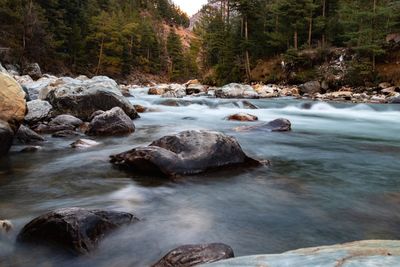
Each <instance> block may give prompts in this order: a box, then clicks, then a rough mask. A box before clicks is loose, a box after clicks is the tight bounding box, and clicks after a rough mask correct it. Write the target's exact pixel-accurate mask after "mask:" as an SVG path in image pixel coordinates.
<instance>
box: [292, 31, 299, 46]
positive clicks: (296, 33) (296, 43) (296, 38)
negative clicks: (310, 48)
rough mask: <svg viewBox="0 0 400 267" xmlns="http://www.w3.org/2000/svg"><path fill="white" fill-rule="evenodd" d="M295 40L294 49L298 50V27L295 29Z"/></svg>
mask: <svg viewBox="0 0 400 267" xmlns="http://www.w3.org/2000/svg"><path fill="white" fill-rule="evenodd" d="M293 39H294V40H293V41H294V49H295V50H298V49H299V45H298V32H297V29H296V30H295V31H294V36H293Z"/></svg>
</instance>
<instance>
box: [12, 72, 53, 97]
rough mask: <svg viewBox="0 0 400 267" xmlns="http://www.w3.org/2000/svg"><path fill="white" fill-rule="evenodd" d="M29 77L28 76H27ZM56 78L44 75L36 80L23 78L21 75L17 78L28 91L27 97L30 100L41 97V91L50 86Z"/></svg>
mask: <svg viewBox="0 0 400 267" xmlns="http://www.w3.org/2000/svg"><path fill="white" fill-rule="evenodd" d="M28 77H29V76H28ZM56 80H57V77H55V76H49V75H45V76H44V77H42V78H40V79H39V80H37V81H33V80H29V79H23V78H22V77H19V78H18V82H19V83H20V84H21V85H22V86H24V87H25V88H26V90H27V91H28V95H29V98H30V99H31V100H36V99H40V98H41V97H42V94H43V93H42V92H43V91H45V90H46V89H47V87H50V86H51V84H52V83H54V82H55V81H56Z"/></svg>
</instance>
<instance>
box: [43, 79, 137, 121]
mask: <svg viewBox="0 0 400 267" xmlns="http://www.w3.org/2000/svg"><path fill="white" fill-rule="evenodd" d="M46 100H48V101H49V102H50V103H51V104H52V105H53V107H54V109H55V110H56V111H57V112H58V114H71V115H73V116H75V117H78V118H80V119H82V120H84V121H87V120H89V118H90V116H91V115H92V114H93V112H95V111H97V110H110V109H112V108H114V107H120V108H121V109H122V110H123V111H124V112H125V113H126V114H127V115H128V116H129V117H130V118H131V119H135V118H138V117H139V115H138V113H137V112H136V110H135V108H134V107H133V105H132V104H131V103H130V102H129V101H128V100H127V99H126V98H125V97H124V96H123V95H122V94H121V92H120V90H119V88H118V85H117V83H116V82H115V81H114V80H111V79H110V78H108V77H94V78H93V79H90V80H87V81H82V82H80V83H78V82H75V83H65V84H62V85H60V86H59V87H57V88H55V89H53V90H51V91H50V92H48V94H47V96H46Z"/></svg>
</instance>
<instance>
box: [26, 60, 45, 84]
mask: <svg viewBox="0 0 400 267" xmlns="http://www.w3.org/2000/svg"><path fill="white" fill-rule="evenodd" d="M23 72H24V74H26V75H29V76H31V78H32V79H34V80H38V79H40V78H42V76H43V74H42V70H41V69H40V66H39V64H38V63H31V64H27V65H25V67H24V71H23Z"/></svg>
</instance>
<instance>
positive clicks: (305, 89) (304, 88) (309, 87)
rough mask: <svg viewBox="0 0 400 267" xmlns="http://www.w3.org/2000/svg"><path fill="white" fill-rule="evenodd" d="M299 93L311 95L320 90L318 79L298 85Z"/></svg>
mask: <svg viewBox="0 0 400 267" xmlns="http://www.w3.org/2000/svg"><path fill="white" fill-rule="evenodd" d="M299 90H300V94H302V95H304V94H308V95H313V94H316V93H320V92H321V83H320V82H319V81H311V82H306V83H305V84H303V85H300V86H299Z"/></svg>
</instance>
